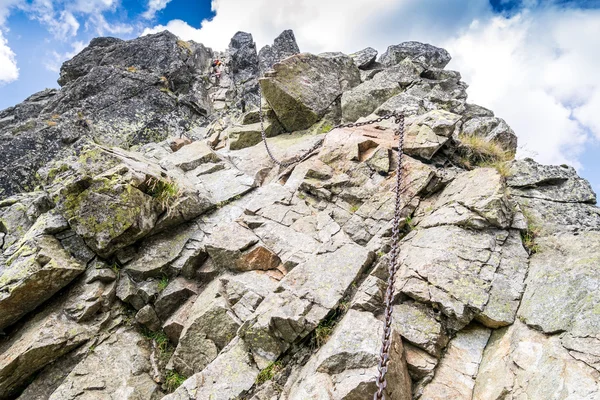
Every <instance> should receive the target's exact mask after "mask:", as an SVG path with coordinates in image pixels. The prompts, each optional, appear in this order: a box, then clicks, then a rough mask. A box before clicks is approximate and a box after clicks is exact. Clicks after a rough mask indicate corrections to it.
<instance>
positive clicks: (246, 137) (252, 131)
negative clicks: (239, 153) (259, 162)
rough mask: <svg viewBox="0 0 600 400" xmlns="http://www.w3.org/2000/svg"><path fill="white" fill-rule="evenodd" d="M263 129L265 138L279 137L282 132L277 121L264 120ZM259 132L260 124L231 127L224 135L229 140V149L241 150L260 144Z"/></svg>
mask: <svg viewBox="0 0 600 400" xmlns="http://www.w3.org/2000/svg"><path fill="white" fill-rule="evenodd" d="M263 127H264V130H265V134H266V135H267V137H273V136H276V135H279V134H280V133H281V132H282V131H283V129H282V128H281V125H279V123H278V122H277V121H270V120H266V121H264V123H263ZM261 132H262V131H261V127H260V122H257V123H254V124H249V125H241V126H233V127H231V128H229V129H227V131H226V134H227V137H228V138H229V149H230V150H241V149H244V148H246V147H250V146H254V145H255V144H257V143H260V142H261V140H262V136H261Z"/></svg>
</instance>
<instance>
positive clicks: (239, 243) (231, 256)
mask: <svg viewBox="0 0 600 400" xmlns="http://www.w3.org/2000/svg"><path fill="white" fill-rule="evenodd" d="M258 242H259V238H258V237H257V236H256V235H255V234H254V233H252V231H250V230H248V229H245V228H243V227H242V226H240V224H238V223H235V222H233V223H230V224H227V225H224V226H221V227H219V228H218V229H216V230H215V232H214V233H213V234H212V235H211V236H210V237H209V238H208V240H207V242H206V251H207V252H208V254H209V255H210V257H211V258H212V259H213V261H214V262H215V265H216V266H217V267H219V268H221V269H224V270H228V269H231V270H238V269H240V268H243V267H244V266H243V265H242V261H241V259H242V256H243V252H245V251H246V250H248V249H249V248H251V247H252V246H254V245H255V244H256V243H258Z"/></svg>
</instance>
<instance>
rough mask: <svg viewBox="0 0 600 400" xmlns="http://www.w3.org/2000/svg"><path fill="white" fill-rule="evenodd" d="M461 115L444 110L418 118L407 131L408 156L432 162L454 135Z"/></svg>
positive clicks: (405, 143) (405, 144) (431, 112)
mask: <svg viewBox="0 0 600 400" xmlns="http://www.w3.org/2000/svg"><path fill="white" fill-rule="evenodd" d="M459 121H460V115H457V114H453V113H451V112H448V111H444V110H434V111H430V112H428V113H426V114H424V115H421V116H419V117H417V118H416V119H415V120H414V121H413V123H412V124H411V125H410V126H409V127H408V129H407V130H406V136H405V139H404V147H403V148H404V151H405V152H406V154H410V155H414V156H418V157H422V158H425V159H427V160H430V159H431V158H432V157H433V156H434V155H435V154H436V152H437V151H438V150H439V149H440V148H441V147H442V146H443V145H444V144H445V143H446V142H447V141H448V140H449V139H450V137H451V136H452V134H453V133H454V130H455V127H456V125H457V123H458V122H459Z"/></svg>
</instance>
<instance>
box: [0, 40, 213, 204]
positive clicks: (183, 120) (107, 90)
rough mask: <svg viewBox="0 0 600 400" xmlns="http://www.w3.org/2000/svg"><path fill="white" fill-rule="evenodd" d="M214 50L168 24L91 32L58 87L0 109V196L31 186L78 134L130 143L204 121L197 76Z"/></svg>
mask: <svg viewBox="0 0 600 400" xmlns="http://www.w3.org/2000/svg"><path fill="white" fill-rule="evenodd" d="M211 58H212V53H211V51H210V50H209V49H206V48H205V47H204V46H202V45H200V44H196V43H193V42H184V41H182V40H179V39H178V38H177V37H176V36H175V35H173V34H172V33H170V32H168V31H165V32H161V33H158V34H155V35H147V36H144V37H141V38H137V39H134V40H130V41H123V40H120V39H116V38H97V39H94V40H92V41H91V42H90V44H89V45H88V46H87V47H86V48H85V49H84V50H83V51H82V52H81V53H79V54H78V55H76V56H75V57H74V58H73V59H71V60H69V61H67V62H66V63H65V64H64V65H63V67H62V68H61V76H60V78H59V83H60V84H61V86H63V87H62V88H61V89H60V90H58V91H57V90H46V91H43V92H40V93H37V94H35V95H33V96H31V97H30V98H28V99H26V100H25V101H24V102H23V103H21V104H19V105H17V106H15V107H11V108H9V109H6V110H4V111H0V120H2V121H4V123H2V124H0V138H1V139H2V140H0V171H1V172H0V197H6V196H9V195H11V194H13V193H16V192H23V191H30V190H32V189H33V187H34V181H35V179H34V178H35V172H36V170H37V169H38V168H40V167H41V166H43V165H44V164H46V163H47V162H48V161H50V160H52V159H55V158H57V157H60V156H61V155H63V153H64V152H65V151H69V150H70V149H71V148H72V147H73V146H74V147H79V139H80V138H83V137H88V138H94V140H96V141H97V142H101V143H104V144H109V145H118V146H122V147H129V146H132V145H137V144H143V143H148V142H158V141H161V140H164V139H166V138H167V137H168V136H169V133H171V134H179V133H182V132H184V131H185V130H187V129H189V127H191V126H192V125H197V124H201V123H204V122H205V121H206V117H207V116H208V115H209V114H211V113H212V111H213V110H212V102H211V101H210V99H209V98H208V93H207V91H206V90H205V88H204V81H203V78H202V76H203V75H204V74H205V70H207V69H208V67H209V65H210V59H211Z"/></svg>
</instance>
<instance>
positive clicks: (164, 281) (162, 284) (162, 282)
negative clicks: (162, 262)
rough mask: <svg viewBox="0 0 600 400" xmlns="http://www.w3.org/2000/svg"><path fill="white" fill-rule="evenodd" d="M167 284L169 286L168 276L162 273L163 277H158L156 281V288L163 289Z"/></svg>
mask: <svg viewBox="0 0 600 400" xmlns="http://www.w3.org/2000/svg"><path fill="white" fill-rule="evenodd" d="M167 286H169V277H168V276H166V275H163V277H162V278H161V279H160V281H158V290H159V291H161V292H162V291H163V290H165V289H166V288H167Z"/></svg>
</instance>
